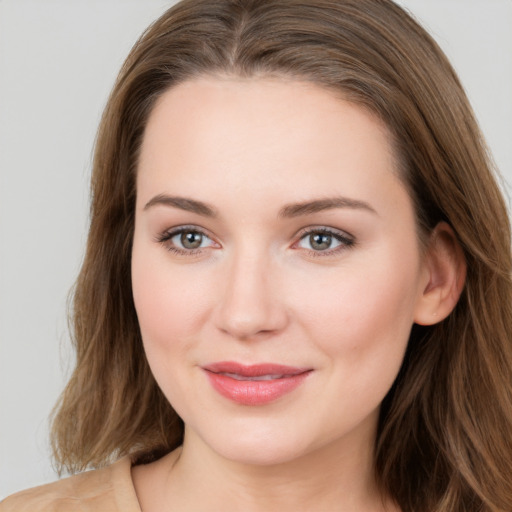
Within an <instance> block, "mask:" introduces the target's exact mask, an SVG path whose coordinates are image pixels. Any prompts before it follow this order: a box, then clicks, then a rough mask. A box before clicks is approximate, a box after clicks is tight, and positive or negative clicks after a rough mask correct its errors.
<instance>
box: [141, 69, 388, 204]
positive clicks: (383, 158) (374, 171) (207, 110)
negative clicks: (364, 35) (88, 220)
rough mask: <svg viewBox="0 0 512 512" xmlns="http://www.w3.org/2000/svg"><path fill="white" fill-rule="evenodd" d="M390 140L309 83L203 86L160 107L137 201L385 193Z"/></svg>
mask: <svg viewBox="0 0 512 512" xmlns="http://www.w3.org/2000/svg"><path fill="white" fill-rule="evenodd" d="M390 141H391V137H390V135H389V131H388V130H387V128H386V126H385V125H384V124H383V123H382V122H381V121H380V120H379V119H378V118H377V117H376V116H374V115H372V114H371V113H370V112H368V111H367V110H365V109H363V108H362V107H359V106H357V105H354V104H352V103H349V102H347V101H344V100H343V99H341V98H340V97H337V96H335V95H334V93H333V92H331V91H329V90H327V89H324V88H322V87H319V86H317V85H314V84H311V83H306V82H299V81H293V80H285V79H270V78H265V79H235V78H220V77H215V78H213V77H208V78H199V79H195V80H191V81H188V82H184V83H182V84H180V85H178V86H176V87H173V88H171V89H169V90H168V91H166V92H165V93H164V94H163V95H162V96H161V97H160V98H159V100H158V101H157V103H156V105H155V107H154V109H153V112H152V114H151V115H150V118H149V121H148V124H147V127H146V131H145V136H144V139H143V144H142V148H141V155H140V161H139V173H138V174H139V175H138V183H137V188H138V195H139V194H144V195H147V194H149V191H148V190H147V189H148V188H151V187H152V186H153V188H154V190H152V193H161V192H164V190H156V188H158V187H159V188H161V189H165V188H169V187H173V188H176V189H177V190H178V191H179V192H180V193H181V192H183V193H187V194H189V195H190V192H191V191H193V192H194V193H195V194H199V195H202V194H208V193H211V192H213V191H219V190H220V189H226V188H230V189H231V190H232V191H237V193H248V194H249V195H251V196H255V195H257V194H258V193H259V192H261V193H262V194H263V193H264V192H265V191H266V192H270V191H271V190H277V189H279V190H281V191H283V193H284V191H289V192H292V189H294V190H295V191H296V192H297V194H298V195H301V194H302V195H305V194H306V195H307V194H311V195H316V196H318V195H320V196H325V195H330V194H333V193H337V194H343V195H347V194H350V193H361V190H358V188H359V189H360V188H361V185H362V184H364V185H365V186H366V187H367V189H368V190H367V192H369V191H371V190H373V192H374V193H379V191H380V193H383V192H384V191H385V189H386V187H389V186H390V185H392V186H396V184H397V183H396V181H397V172H396V168H397V166H396V164H395V158H394V152H393V149H392V144H391V142H390ZM181 189H184V190H181ZM191 189H193V190H191ZM165 192H170V191H169V190H165ZM290 199H304V198H303V197H302V198H301V197H298V198H290Z"/></svg>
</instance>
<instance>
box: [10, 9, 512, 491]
mask: <svg viewBox="0 0 512 512" xmlns="http://www.w3.org/2000/svg"><path fill="white" fill-rule="evenodd" d="M172 3H174V2H169V1H164V0H74V1H69V0H0V498H2V497H5V496H6V495H8V494H10V493H12V492H14V491H16V490H18V489H22V488H25V487H29V486H34V485H38V484H41V483H44V482H47V481H51V480H54V479H55V478H56V476H55V473H54V472H53V470H52V467H51V463H50V456H49V448H48V441H47V438H48V429H47V423H48V422H47V418H48V414H49V412H50V410H51V408H52V406H53V404H54V402H55V400H56V399H57V396H58V394H59V392H60V390H61V389H62V386H63V384H64V381H65V377H66V375H68V374H69V370H70V367H71V365H72V361H73V358H72V353H71V351H70V349H69V342H68V335H67V324H66V298H67V294H68V292H69V289H70V288H71V286H72V284H73V281H74V279H75V276H76V274H77V272H78V269H79V265H80V261H81V258H82V251H83V247H84V242H85V236H86V228H87V208H88V204H87V202H88V177H89V172H90V163H91V154H92V146H93V142H94V137H95V130H96V126H97V124H98V121H99V118H100V114H101V111H102V108H103V106H104V104H105V101H106V98H107V95H108V92H109V90H110V87H111V86H112V84H113V81H114V78H115V75H116V74H117V71H118V69H119V67H120V65H121V63H122V61H123V59H124V57H125V56H126V55H127V53H128V51H129V49H130V47H131V45H132V44H133V43H134V42H135V40H136V38H137V37H138V35H139V34H140V33H141V32H142V30H143V29H144V28H145V27H146V26H147V25H148V24H149V23H150V22H151V21H152V20H153V19H155V18H156V17H157V16H158V15H159V14H160V13H162V12H163V11H164V10H165V8H167V7H169V6H170V5H171V4H172ZM400 3H401V4H402V5H405V6H406V7H407V8H409V9H410V10H411V11H412V12H413V13H414V14H415V15H416V16H417V17H418V18H419V19H420V20H421V21H422V22H423V23H424V25H425V26H426V27H427V28H428V29H429V30H430V31H431V33H433V35H434V36H435V37H436V39H437V40H438V42H439V43H440V45H441V46H442V47H443V49H444V50H445V51H446V53H447V54H448V56H449V57H450V58H451V59H452V62H453V63H454V65H455V68H456V69H457V71H458V72H459V74H460V76H461V79H462V81H463V83H464V84H465V86H466V89H467V91H468V94H469V97H470V99H471V101H472V103H473V106H474V108H475V111H476V114H477V117H478V119H479V121H480V123H481V126H482V129H483V132H484V134H485V135H486V137H487V140H488V142H489V145H490V147H491V150H492V152H493V154H494V156H495V160H496V162H497V164H498V166H499V167H500V169H501V171H502V174H503V175H504V177H505V179H506V180H507V181H508V182H509V183H511V182H512V29H511V27H512V0H401V1H400Z"/></svg>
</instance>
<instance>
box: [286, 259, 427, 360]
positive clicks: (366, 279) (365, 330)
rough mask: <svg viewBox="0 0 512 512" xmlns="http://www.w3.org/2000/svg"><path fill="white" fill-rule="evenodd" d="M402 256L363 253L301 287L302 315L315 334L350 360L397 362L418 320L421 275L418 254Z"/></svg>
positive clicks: (323, 347)
mask: <svg viewBox="0 0 512 512" xmlns="http://www.w3.org/2000/svg"><path fill="white" fill-rule="evenodd" d="M402 256H403V255H402ZM403 260H404V258H401V259H400V261H398V262H396V260H395V258H393V257H392V255H390V256H388V257H387V258H385V257H381V258H378V263H375V262H372V261H368V260H365V259H364V258H361V260H360V262H358V264H357V265H350V266H347V268H346V269H336V271H335V272H332V273H330V274H326V275H325V276H323V277H322V278H321V279H317V281H316V282H315V283H314V285H313V283H311V286H308V287H307V290H308V293H304V291H302V292H300V291H299V290H297V293H296V294H295V296H296V297H300V305H299V303H297V307H300V308H301V310H302V312H303V313H302V314H299V315H297V316H298V317H299V318H302V321H303V326H304V328H305V329H307V330H308V332H309V337H310V339H313V340H315V343H316V344H317V345H318V347H319V348H320V349H321V350H322V351H323V352H324V353H326V354H328V355H330V356H332V358H333V359H335V360H336V358H339V359H340V360H342V361H344V362H346V363H347V365H351V364H355V363H360V365H361V366H360V368H362V367H363V363H366V364H367V365H368V367H372V366H373V364H372V363H375V364H378V361H379V360H380V361H381V362H387V363H388V364H390V365H391V366H392V367H393V368H398V367H399V366H400V364H401V360H402V357H403V354H404V351H405V348H406V345H407V341H408V338H409V334H410V329H411V326H412V324H413V318H414V310H415V302H416V300H417V289H418V284H417V283H418V275H419V274H418V272H419V270H418V269H419V267H418V265H417V264H416V261H417V259H415V258H413V257H411V258H410V263H409V264H407V263H405V264H404V261H403ZM317 277H318V276H317Z"/></svg>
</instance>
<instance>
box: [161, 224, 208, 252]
mask: <svg viewBox="0 0 512 512" xmlns="http://www.w3.org/2000/svg"><path fill="white" fill-rule="evenodd" d="M157 242H160V243H162V244H163V245H164V246H165V247H166V248H167V249H168V250H169V251H171V252H176V253H178V254H184V255H190V254H196V253H197V252H200V251H201V249H204V248H207V247H215V246H217V244H216V243H215V242H214V241H213V240H212V239H211V238H210V237H209V236H208V235H207V234H206V233H204V232H203V231H201V230H199V229H197V228H194V227H186V226H185V227H180V228H176V229H173V230H170V231H166V232H165V233H162V235H160V236H159V237H158V238H157Z"/></svg>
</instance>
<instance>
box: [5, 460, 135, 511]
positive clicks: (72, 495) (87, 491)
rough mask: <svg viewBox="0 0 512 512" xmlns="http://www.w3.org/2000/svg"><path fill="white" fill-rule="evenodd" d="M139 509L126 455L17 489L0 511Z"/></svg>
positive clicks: (129, 463)
mask: <svg viewBox="0 0 512 512" xmlns="http://www.w3.org/2000/svg"><path fill="white" fill-rule="evenodd" d="M64 511H65V512H92V511H96V512H101V511H109V512H117V511H123V512H140V507H139V505H138V502H137V498H136V494H135V490H134V488H133V482H132V480H131V462H130V460H129V459H128V458H123V459H121V460H120V461H118V462H116V463H115V464H112V465H111V466H108V467H106V468H103V469H97V470H93V471H86V472H85V473H80V474H78V475H74V476H71V477H68V478H64V479H62V480H58V481H56V482H53V483H51V484H46V485H41V486H39V487H34V488H32V489H27V490H25V491H21V492H18V493H16V494H13V495H12V496H9V497H8V498H6V499H5V500H4V501H2V502H1V503H0V512H64Z"/></svg>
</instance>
